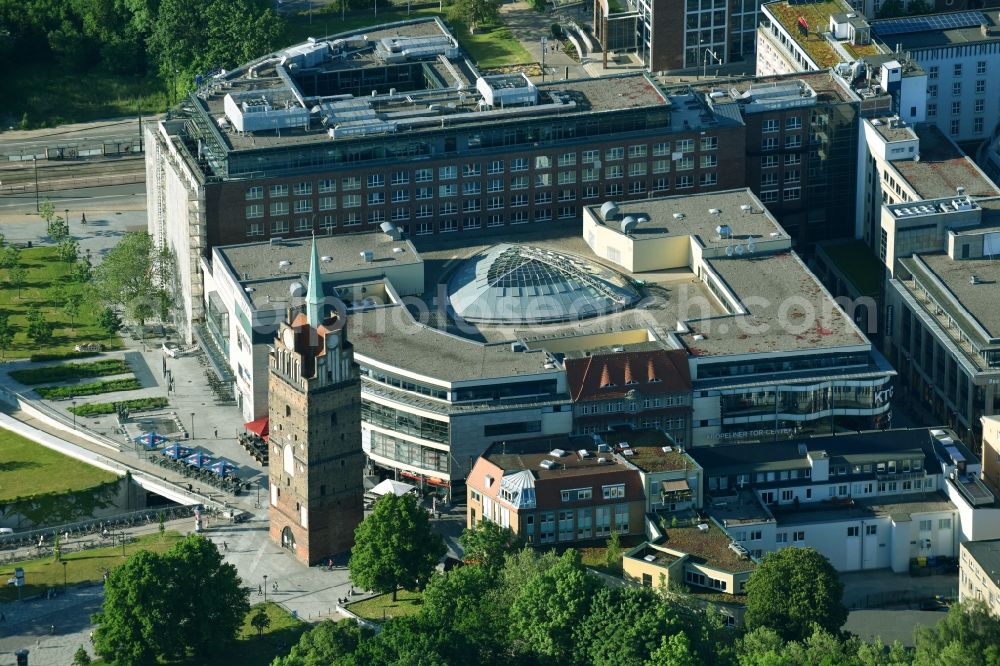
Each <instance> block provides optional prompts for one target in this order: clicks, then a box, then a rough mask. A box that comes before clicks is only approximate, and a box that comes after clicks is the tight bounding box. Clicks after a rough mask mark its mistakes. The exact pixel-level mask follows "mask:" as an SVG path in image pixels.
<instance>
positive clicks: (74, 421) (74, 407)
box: [71, 400, 76, 430]
mask: <svg viewBox="0 0 1000 666" xmlns="http://www.w3.org/2000/svg"><path fill="white" fill-rule="evenodd" d="M71 411H72V412H73V430H76V400H74V401H73V409H72V410H71Z"/></svg>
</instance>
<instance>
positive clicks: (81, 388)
mask: <svg viewBox="0 0 1000 666" xmlns="http://www.w3.org/2000/svg"><path fill="white" fill-rule="evenodd" d="M141 388H142V384H140V383H139V380H138V379H135V378H134V377H133V378H130V379H112V380H110V381H104V382H94V383H93V384H79V385H77V386H40V387H38V388H36V389H35V392H36V393H38V395H39V396H41V397H42V398H45V399H46V400H65V399H67V398H75V397H78V396H85V395H98V394H99V393H114V392H115V391H135V390H137V389H141Z"/></svg>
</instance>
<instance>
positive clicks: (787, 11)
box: [767, 0, 879, 69]
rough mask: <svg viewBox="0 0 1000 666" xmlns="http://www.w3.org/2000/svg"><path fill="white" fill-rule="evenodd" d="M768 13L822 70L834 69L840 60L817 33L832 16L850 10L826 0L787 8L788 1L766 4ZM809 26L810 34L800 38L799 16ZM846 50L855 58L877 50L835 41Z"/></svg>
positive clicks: (871, 53) (827, 23)
mask: <svg viewBox="0 0 1000 666" xmlns="http://www.w3.org/2000/svg"><path fill="white" fill-rule="evenodd" d="M767 8H768V9H769V10H770V11H771V13H772V14H773V15H774V16H775V17H777V19H778V20H779V21H780V22H781V25H782V26H784V28H785V30H787V31H788V34H789V35H791V36H792V37H793V38H795V41H796V42H797V43H798V44H799V45H800V46H801V47H802V48H803V49H804V50H805V52H806V53H808V54H809V57H810V58H812V59H813V60H814V61H815V62H816V64H817V65H819V67H820V68H821V69H825V68H827V67H833V66H834V65H836V64H837V63H838V62H840V61H841V60H843V58H842V57H841V56H840V54H839V53H837V51H836V49H834V48H833V47H832V46H830V44H829V43H828V42H827V41H826V38H825V37H824V36H823V35H822V34H820V33H823V32H827V30H828V29H829V26H830V16H831V15H832V14H843V13H847V12H851V11H853V10H852V9H851V7H849V6H848V5H847V4H846V3H844V2H842V0H825V1H824V2H811V3H808V4H803V5H789V4H788V3H787V2H772V3H769V4H768V5H767ZM800 16H801V17H802V18H804V19H805V20H806V23H808V24H809V34H808V35H806V36H803V35H802V33H801V32H799V26H798V22H799V17H800ZM838 43H839V44H840V46H841V47H843V49H844V50H845V51H847V52H848V54H850V55H851V56H852V57H853V58H855V59H857V58H860V57H862V56H867V55H878V53H879V50H878V48H877V47H876V46H875V45H874V44H865V45H863V46H854V45H853V44H851V43H850V42H846V41H843V42H838Z"/></svg>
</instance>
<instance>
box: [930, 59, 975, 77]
mask: <svg viewBox="0 0 1000 666" xmlns="http://www.w3.org/2000/svg"><path fill="white" fill-rule="evenodd" d="M940 71H941V70H940V68H939V66H938V65H931V66H929V67H928V68H927V78H929V79H936V78H937V77H938V75H939V74H940ZM962 71H963V64H962V63H960V62H957V63H955V64H954V65H953V66H952V70H951V73H952V75H953V76H962ZM985 73H986V61H985V60H980V61H978V62H976V74H977V75H978V74H985Z"/></svg>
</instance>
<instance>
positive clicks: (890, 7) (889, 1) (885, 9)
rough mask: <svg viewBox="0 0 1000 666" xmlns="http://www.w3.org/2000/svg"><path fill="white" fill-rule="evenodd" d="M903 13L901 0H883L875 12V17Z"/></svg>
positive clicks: (891, 16)
mask: <svg viewBox="0 0 1000 666" xmlns="http://www.w3.org/2000/svg"><path fill="white" fill-rule="evenodd" d="M903 13H904V11H903V0H885V2H883V3H882V7H881V8H880V9H879V10H878V12H876V18H880V19H881V18H895V17H896V16H902V15H903Z"/></svg>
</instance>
